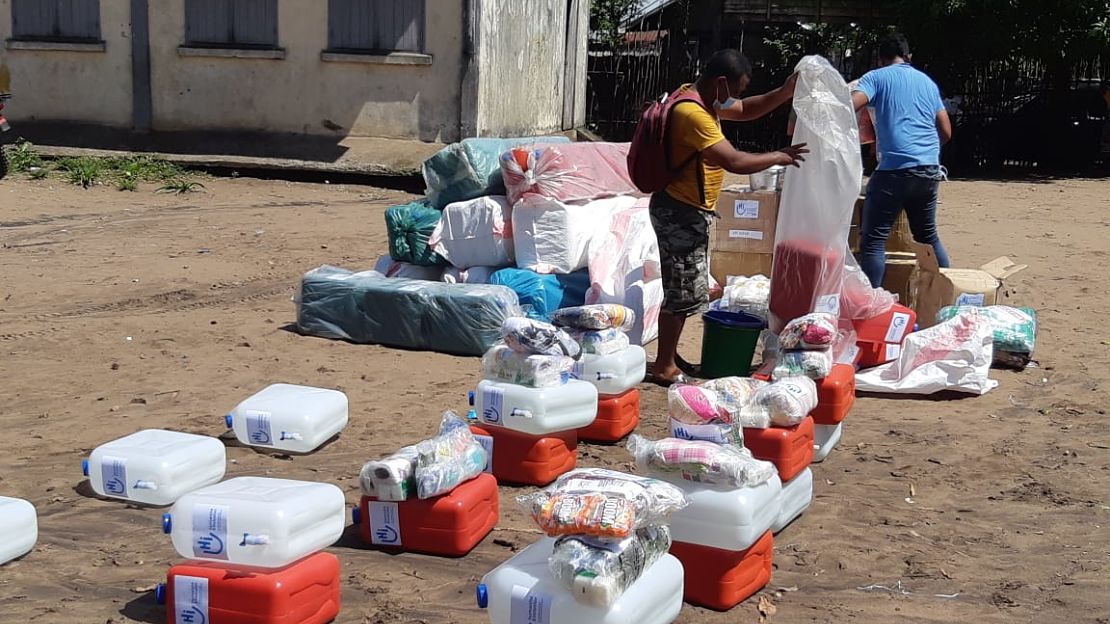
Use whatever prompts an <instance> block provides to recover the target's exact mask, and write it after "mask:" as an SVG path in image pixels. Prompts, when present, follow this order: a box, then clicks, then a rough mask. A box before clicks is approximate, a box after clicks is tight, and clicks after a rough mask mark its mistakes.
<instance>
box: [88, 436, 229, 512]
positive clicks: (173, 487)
mask: <svg viewBox="0 0 1110 624" xmlns="http://www.w3.org/2000/svg"><path fill="white" fill-rule="evenodd" d="M226 467H227V459H226V454H225V450H224V443H223V442H220V441H219V440H217V439H216V438H211V437H208V436H200V435H193V434H190V433H179V432H177V431H165V430H162V429H144V430H143V431H139V432H138V433H133V434H131V435H129V436H125V437H122V438H120V439H118V440H113V441H111V442H107V443H105V444H101V445H100V446H98V447H96V449H94V450H93V452H92V454H91V455H89V458H88V459H87V460H85V461H84V462H82V467H81V468H82V472H84V473H85V476H87V477H88V478H89V484H90V485H92V489H93V491H95V492H96V493H97V494H99V495H101V496H107V497H109V498H120V499H123V500H129V501H132V502H136V503H143V504H146V505H172V504H173V502H174V501H175V500H177V499H178V498H180V497H181V496H182V495H184V494H186V493H188V492H191V491H193V490H195V489H197V488H201V487H204V486H206V485H211V484H213V483H219V481H220V479H223V478H224V471H225V469H226Z"/></svg>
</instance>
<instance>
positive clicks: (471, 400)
mask: <svg viewBox="0 0 1110 624" xmlns="http://www.w3.org/2000/svg"><path fill="white" fill-rule="evenodd" d="M466 401H467V403H469V404H470V407H474V391H473V390H471V391H470V392H467V393H466Z"/></svg>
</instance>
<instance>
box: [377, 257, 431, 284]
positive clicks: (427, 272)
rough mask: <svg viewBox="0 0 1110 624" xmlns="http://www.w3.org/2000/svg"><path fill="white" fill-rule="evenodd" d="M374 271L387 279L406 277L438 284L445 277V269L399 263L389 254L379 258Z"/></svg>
mask: <svg viewBox="0 0 1110 624" xmlns="http://www.w3.org/2000/svg"><path fill="white" fill-rule="evenodd" d="M374 271H376V272H378V273H381V274H382V275H384V276H386V277H404V278H407V279H414V280H424V281H426V282H438V281H439V280H440V279H441V278H442V277H443V267H439V266H419V265H416V264H409V263H407V262H397V261H396V260H394V259H393V258H391V257H390V256H389V254H386V255H384V256H382V257H380V258H378V261H377V262H376V263H374Z"/></svg>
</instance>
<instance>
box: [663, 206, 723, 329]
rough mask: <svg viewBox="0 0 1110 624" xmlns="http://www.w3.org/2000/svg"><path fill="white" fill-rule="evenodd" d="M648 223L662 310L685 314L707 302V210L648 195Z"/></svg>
mask: <svg viewBox="0 0 1110 624" xmlns="http://www.w3.org/2000/svg"><path fill="white" fill-rule="evenodd" d="M650 212H651V224H652V226H653V227H654V228H655V235H656V237H657V238H658V239H659V260H660V265H661V268H662V277H663V311H665V312H670V313H671V314H680V315H685V316H689V315H692V314H697V313H698V312H701V311H702V310H704V309H705V306H706V304H707V303H709V259H708V256H709V224H710V219H712V217H711V216H710V214H709V213H708V212H705V211H703V210H700V209H698V208H695V207H694V206H689V205H687V204H684V203H682V202H680V201H678V200H675V199H673V198H671V197H670V196H669V195H667V194H666V193H656V194H655V195H652V197H651V209H650Z"/></svg>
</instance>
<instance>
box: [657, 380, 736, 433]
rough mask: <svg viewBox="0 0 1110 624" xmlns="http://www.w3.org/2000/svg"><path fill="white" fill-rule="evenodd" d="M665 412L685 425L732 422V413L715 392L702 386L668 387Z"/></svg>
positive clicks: (676, 385)
mask: <svg viewBox="0 0 1110 624" xmlns="http://www.w3.org/2000/svg"><path fill="white" fill-rule="evenodd" d="M667 412H668V413H669V414H670V417H671V418H672V419H674V420H677V421H678V422H680V423H685V424H687V425H702V424H708V423H731V422H732V414H730V413H729V411H728V410H727V409H725V407H724V405H722V403H721V400H720V399H719V398H718V397H717V393H716V392H714V391H713V390H711V389H709V388H706V387H704V386H691V385H682V384H675V385H673V386H671V387H670V388H668V389H667Z"/></svg>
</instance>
